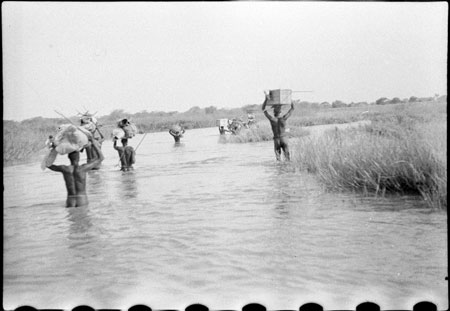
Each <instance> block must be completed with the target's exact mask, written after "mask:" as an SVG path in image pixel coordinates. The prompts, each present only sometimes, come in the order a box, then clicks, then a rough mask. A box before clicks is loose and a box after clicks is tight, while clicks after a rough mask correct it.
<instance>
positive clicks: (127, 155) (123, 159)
mask: <svg viewBox="0 0 450 311" xmlns="http://www.w3.org/2000/svg"><path fill="white" fill-rule="evenodd" d="M121 142H122V147H120V146H117V138H116V137H115V138H114V149H116V150H117V151H118V152H119V158H120V166H121V168H120V170H121V171H131V170H133V164H134V163H135V162H136V152H135V151H134V148H133V147H131V146H128V139H126V138H122V139H121Z"/></svg>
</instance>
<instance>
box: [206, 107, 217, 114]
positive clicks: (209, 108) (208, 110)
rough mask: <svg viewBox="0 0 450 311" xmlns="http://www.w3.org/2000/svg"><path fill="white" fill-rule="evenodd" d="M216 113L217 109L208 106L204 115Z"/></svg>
mask: <svg viewBox="0 0 450 311" xmlns="http://www.w3.org/2000/svg"><path fill="white" fill-rule="evenodd" d="M216 111H217V108H216V107H214V106H209V107H206V108H205V113H206V114H213V113H215V112H216Z"/></svg>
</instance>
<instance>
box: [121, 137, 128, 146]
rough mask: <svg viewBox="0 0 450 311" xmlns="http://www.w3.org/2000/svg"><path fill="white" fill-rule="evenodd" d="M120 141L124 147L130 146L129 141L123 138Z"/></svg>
mask: <svg viewBox="0 0 450 311" xmlns="http://www.w3.org/2000/svg"><path fill="white" fill-rule="evenodd" d="M120 141H121V142H122V145H123V146H126V145H128V139H126V138H122V139H121V140H120Z"/></svg>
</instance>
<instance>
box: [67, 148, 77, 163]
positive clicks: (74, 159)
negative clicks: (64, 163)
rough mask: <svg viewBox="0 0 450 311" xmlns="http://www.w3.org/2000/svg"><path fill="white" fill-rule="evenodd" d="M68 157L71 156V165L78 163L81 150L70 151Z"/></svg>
mask: <svg viewBox="0 0 450 311" xmlns="http://www.w3.org/2000/svg"><path fill="white" fill-rule="evenodd" d="M68 157H69V160H70V164H71V165H78V162H80V152H79V151H74V152H71V153H69V155H68Z"/></svg>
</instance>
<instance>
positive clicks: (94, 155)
mask: <svg viewBox="0 0 450 311" xmlns="http://www.w3.org/2000/svg"><path fill="white" fill-rule="evenodd" d="M96 131H97V132H98V133H99V134H100V137H95V138H94V139H95V140H96V141H97V142H98V145H99V148H100V149H101V148H102V144H103V142H104V141H105V138H104V137H103V134H102V133H101V132H100V130H99V129H98V128H96ZM86 157H87V163H91V162H92V161H94V160H95V159H98V158H99V157H100V155H99V153H98V152H97V151H96V150H95V149H94V148H92V147H91V146H90V147H89V148H86ZM100 164H101V162H100V163H99V164H97V166H95V167H93V168H92V169H93V170H98V169H99V168H100Z"/></svg>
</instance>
